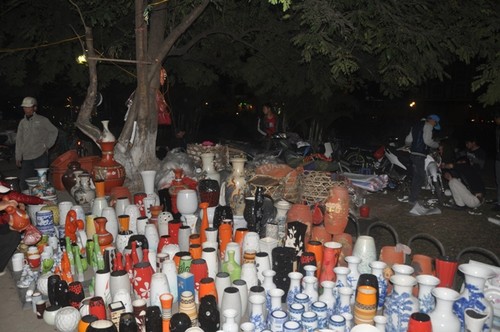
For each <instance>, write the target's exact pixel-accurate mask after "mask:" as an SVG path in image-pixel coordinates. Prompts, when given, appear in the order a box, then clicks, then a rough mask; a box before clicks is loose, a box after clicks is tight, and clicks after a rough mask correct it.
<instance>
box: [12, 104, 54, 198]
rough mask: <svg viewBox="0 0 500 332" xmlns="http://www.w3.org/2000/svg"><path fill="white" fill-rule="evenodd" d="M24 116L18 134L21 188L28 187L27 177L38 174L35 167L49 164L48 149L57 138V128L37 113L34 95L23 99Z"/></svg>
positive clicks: (17, 162) (18, 164) (17, 150)
mask: <svg viewBox="0 0 500 332" xmlns="http://www.w3.org/2000/svg"><path fill="white" fill-rule="evenodd" d="M21 107H22V108H23V111H24V118H23V119H22V120H21V122H19V126H18V127H17V136H16V165H17V167H20V168H21V175H20V182H21V189H22V190H25V189H28V185H27V184H26V181H25V180H26V179H27V178H29V177H33V176H36V172H35V168H44V167H48V166H49V154H48V150H49V149H50V148H51V147H52V146H53V145H54V143H55V142H56V139H57V128H56V127H55V126H54V125H53V124H52V123H51V122H50V120H49V119H47V118H46V117H44V116H41V115H38V114H37V112H36V111H37V102H36V99H35V98H33V97H26V98H24V99H23V102H22V104H21Z"/></svg>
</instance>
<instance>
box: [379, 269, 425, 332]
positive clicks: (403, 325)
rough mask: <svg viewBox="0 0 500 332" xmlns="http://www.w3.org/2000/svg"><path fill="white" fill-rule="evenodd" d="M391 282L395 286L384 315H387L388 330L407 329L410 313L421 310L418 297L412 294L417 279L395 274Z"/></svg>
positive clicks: (386, 303)
mask: <svg viewBox="0 0 500 332" xmlns="http://www.w3.org/2000/svg"><path fill="white" fill-rule="evenodd" d="M391 282H392V284H393V285H394V288H393V290H392V292H391V294H390V295H389V296H388V297H387V298H386V301H385V304H384V316H385V317H387V326H386V331H387V332H398V331H406V330H407V328H408V323H409V321H410V315H411V314H412V313H414V312H418V310H419V308H418V307H419V305H418V299H417V298H415V297H414V296H413V295H412V289H413V286H415V285H416V283H417V280H416V279H415V278H414V277H412V276H407V275H393V276H392V277H391Z"/></svg>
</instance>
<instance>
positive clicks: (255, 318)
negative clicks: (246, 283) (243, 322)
mask: <svg viewBox="0 0 500 332" xmlns="http://www.w3.org/2000/svg"><path fill="white" fill-rule="evenodd" d="M248 301H249V302H250V304H249V305H250V310H249V315H248V321H249V322H250V323H253V324H254V327H255V331H256V332H261V331H263V330H264V329H266V326H267V324H266V317H265V316H264V311H263V310H262V307H263V305H264V303H265V302H266V298H265V297H264V296H262V295H251V296H250V297H249V298H248Z"/></svg>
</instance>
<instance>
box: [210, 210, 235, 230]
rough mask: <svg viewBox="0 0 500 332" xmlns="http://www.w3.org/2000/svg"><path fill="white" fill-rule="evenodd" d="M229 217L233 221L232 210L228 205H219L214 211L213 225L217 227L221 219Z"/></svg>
mask: <svg viewBox="0 0 500 332" xmlns="http://www.w3.org/2000/svg"><path fill="white" fill-rule="evenodd" d="M225 219H229V220H231V222H232V221H233V210H232V209H231V207H230V206H228V205H219V206H217V207H216V208H215V211H214V220H213V227H214V228H217V229H219V226H220V225H221V224H222V220H225Z"/></svg>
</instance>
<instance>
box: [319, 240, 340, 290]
mask: <svg viewBox="0 0 500 332" xmlns="http://www.w3.org/2000/svg"><path fill="white" fill-rule="evenodd" d="M318 250H319V249H317V250H316V251H318ZM341 250H342V244H340V243H338V242H333V241H330V242H326V243H325V244H324V245H323V253H322V266H321V274H320V277H319V281H320V282H322V281H325V280H330V281H333V280H335V279H336V276H335V271H334V268H335V267H336V266H337V263H338V261H339V256H340V252H341Z"/></svg>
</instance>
